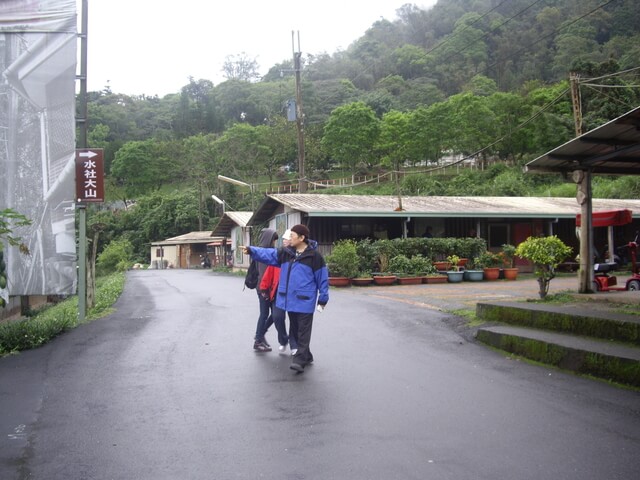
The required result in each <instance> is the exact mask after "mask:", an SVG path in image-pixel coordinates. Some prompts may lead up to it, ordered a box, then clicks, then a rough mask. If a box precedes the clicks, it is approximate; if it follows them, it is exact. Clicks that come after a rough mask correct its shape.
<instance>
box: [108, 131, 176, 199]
mask: <svg viewBox="0 0 640 480" xmlns="http://www.w3.org/2000/svg"><path fill="white" fill-rule="evenodd" d="M162 147H163V145H162V144H159V143H157V142H154V141H152V140H146V141H143V142H128V143H126V144H124V145H123V146H122V148H120V150H118V151H117V152H116V156H115V159H114V160H113V164H112V165H111V175H112V176H113V177H114V178H115V180H116V183H117V184H118V185H120V186H122V187H124V192H125V194H126V196H127V198H128V199H131V198H135V197H137V196H139V195H144V194H145V193H147V192H150V191H153V190H157V189H158V188H160V186H161V185H162V184H163V183H164V182H165V181H167V180H169V179H170V178H172V175H173V172H172V170H171V165H172V162H170V161H168V159H167V158H166V157H165V156H164V154H165V152H164V150H163V148H162ZM125 203H126V199H125Z"/></svg>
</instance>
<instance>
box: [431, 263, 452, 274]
mask: <svg viewBox="0 0 640 480" xmlns="http://www.w3.org/2000/svg"><path fill="white" fill-rule="evenodd" d="M433 266H434V267H436V270H438V271H439V272H446V271H447V270H449V269H450V268H451V262H433Z"/></svg>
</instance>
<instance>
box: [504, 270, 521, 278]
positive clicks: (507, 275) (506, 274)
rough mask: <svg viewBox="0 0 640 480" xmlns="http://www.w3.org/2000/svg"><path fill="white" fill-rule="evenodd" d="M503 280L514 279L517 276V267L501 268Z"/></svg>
mask: <svg viewBox="0 0 640 480" xmlns="http://www.w3.org/2000/svg"><path fill="white" fill-rule="evenodd" d="M502 272H503V274H504V278H505V280H515V279H516V278H518V269H517V268H505V269H503V270H502Z"/></svg>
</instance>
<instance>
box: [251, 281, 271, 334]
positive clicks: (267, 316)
mask: <svg viewBox="0 0 640 480" xmlns="http://www.w3.org/2000/svg"><path fill="white" fill-rule="evenodd" d="M256 292H257V293H258V301H259V302H260V316H259V317H258V324H257V325H256V336H255V340H256V342H262V341H264V336H265V334H266V333H267V330H269V327H270V326H271V325H273V317H272V316H271V300H268V299H266V298H264V297H263V296H262V295H260V292H258V291H257V290H256Z"/></svg>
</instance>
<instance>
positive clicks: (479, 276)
mask: <svg viewBox="0 0 640 480" xmlns="http://www.w3.org/2000/svg"><path fill="white" fill-rule="evenodd" d="M464 279H465V281H467V282H481V281H482V280H484V272H483V271H482V270H465V271H464Z"/></svg>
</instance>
